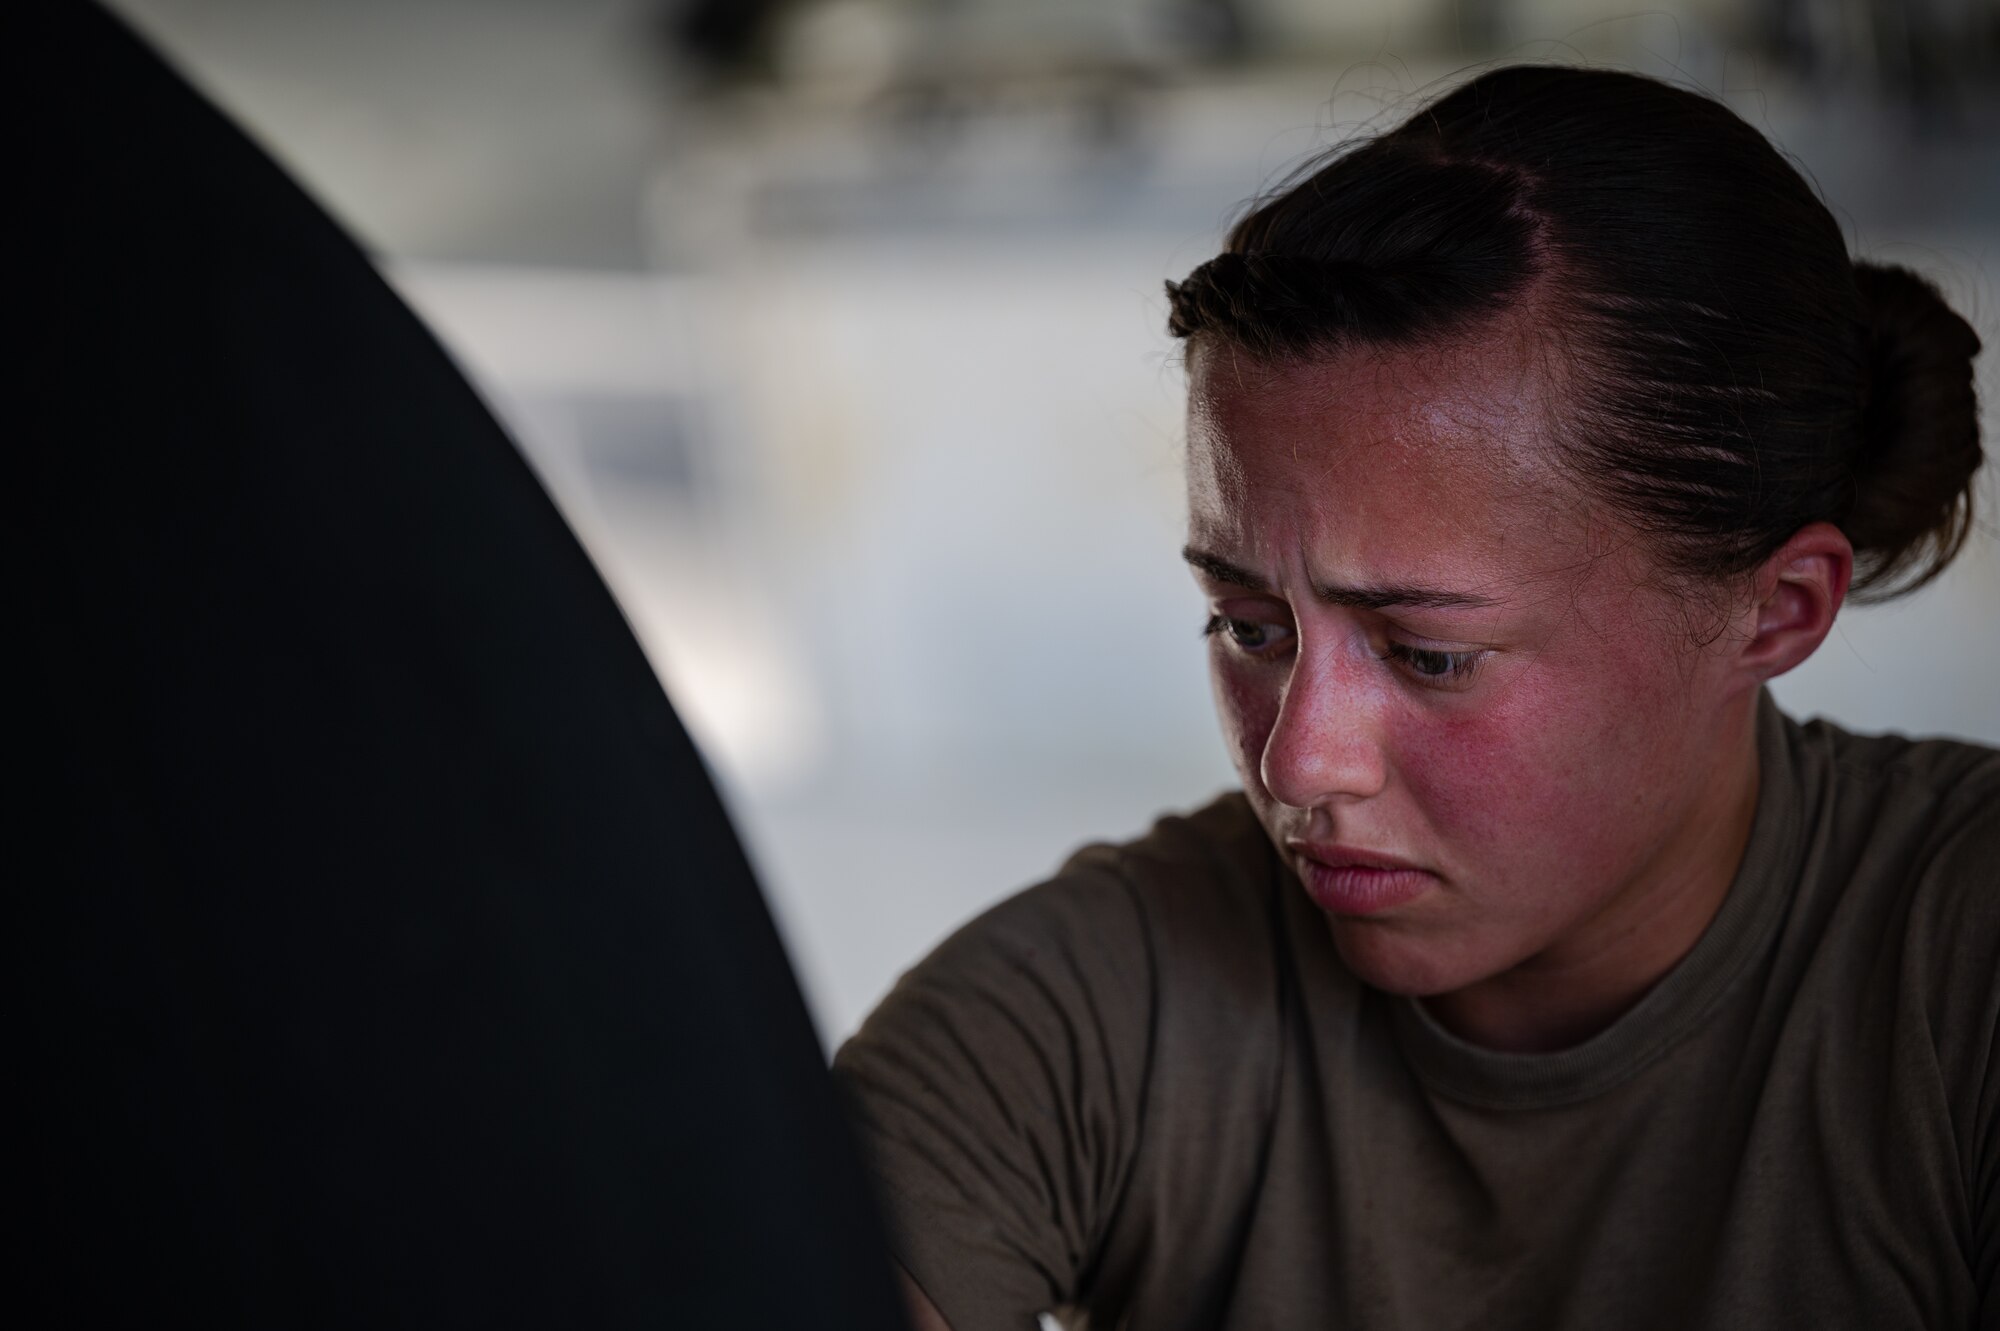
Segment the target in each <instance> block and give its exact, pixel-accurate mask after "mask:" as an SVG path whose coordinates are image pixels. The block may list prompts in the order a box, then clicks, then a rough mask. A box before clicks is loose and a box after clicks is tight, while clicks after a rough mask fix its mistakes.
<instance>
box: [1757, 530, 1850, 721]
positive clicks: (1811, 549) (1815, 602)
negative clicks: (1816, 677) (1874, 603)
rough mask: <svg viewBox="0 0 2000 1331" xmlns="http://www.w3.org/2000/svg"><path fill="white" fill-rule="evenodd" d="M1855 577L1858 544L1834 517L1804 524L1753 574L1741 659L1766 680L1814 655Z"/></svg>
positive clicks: (1829, 628) (1828, 630) (1760, 677)
mask: <svg viewBox="0 0 2000 1331" xmlns="http://www.w3.org/2000/svg"><path fill="white" fill-rule="evenodd" d="M1853 577H1854V547H1853V545H1851V544H1849V542H1848V539H1847V537H1846V536H1845V535H1844V534H1842V532H1841V530H1840V528H1838V527H1836V526H1834V525H1833V524H1832V523H1830V522H1815V523H1812V524H1811V525H1809V526H1805V527H1801V528H1799V530H1798V531H1796V532H1795V533H1793V535H1792V538H1791V539H1790V540H1789V541H1786V542H1785V543H1784V545H1782V546H1780V547H1779V548H1778V549H1777V550H1776V551H1775V552H1774V553H1773V554H1772V555H1771V557H1770V558H1769V559H1766V560H1765V561H1764V563H1763V565H1762V566H1761V567H1759V568H1758V570H1757V572H1756V575H1755V577H1754V578H1753V579H1752V586H1753V592H1752V597H1753V600H1754V605H1753V606H1752V607H1750V609H1752V610H1753V611H1754V613H1755V616H1756V618H1755V621H1754V624H1753V625H1751V626H1749V627H1750V629H1751V631H1750V632H1749V633H1748V634H1747V635H1745V637H1744V638H1743V639H1742V645H1741V647H1740V648H1739V650H1738V651H1737V653H1736V663H1737V664H1738V665H1739V666H1741V667H1742V668H1743V669H1745V670H1747V671H1749V672H1750V673H1752V674H1753V675H1755V676H1756V678H1757V679H1758V680H1759V681H1760V682H1761V681H1763V680H1767V679H1771V678H1773V677H1774V676H1777V675H1782V674H1784V673H1785V672H1786V671H1787V670H1790V669H1791V668H1792V667H1793V666H1796V665H1798V664H1799V663H1800V662H1801V661H1804V660H1805V659H1806V658H1807V657H1808V656H1811V655H1812V654H1813V652H1814V650H1815V649H1816V648H1818V646H1819V645H1820V643H1821V642H1822V641H1823V640H1824V639H1825V638H1826V635H1827V634H1828V633H1829V632H1830V631H1831V630H1832V628H1833V617H1834V616H1835V615H1837V614H1839V613H1840V606H1841V602H1843V601H1845V600H1846V599H1847V584H1848V583H1849V581H1851V580H1852V579H1853Z"/></svg>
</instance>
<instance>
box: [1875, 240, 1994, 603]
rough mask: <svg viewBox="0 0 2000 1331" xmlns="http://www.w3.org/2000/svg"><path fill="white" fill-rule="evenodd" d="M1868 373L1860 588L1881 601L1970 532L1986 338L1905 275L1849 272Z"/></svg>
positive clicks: (1919, 577) (1915, 583) (1936, 564)
mask: <svg viewBox="0 0 2000 1331" xmlns="http://www.w3.org/2000/svg"><path fill="white" fill-rule="evenodd" d="M1854 282H1855V286H1856V287H1857V288H1858V289H1859V291H1860V293H1861V304H1862V336H1863V341H1862V352H1863V357H1864V374H1865V379H1864V381H1863V390H1862V400H1861V401H1862V405H1861V441H1860V447H1859V449H1858V451H1857V452H1856V455H1855V459H1854V484H1855V499H1854V507H1853V509H1852V511H1851V513H1850V515H1849V517H1848V520H1847V521H1846V522H1845V523H1844V524H1842V525H1843V526H1844V528H1845V529H1846V532H1847V537H1848V539H1849V540H1851V541H1852V542H1853V543H1854V553H1855V577H1854V592H1855V596H1856V599H1858V600H1864V601H1866V600H1882V599H1884V598H1886V597H1889V596H1895V595H1898V594H1900V593H1902V592H1906V591H1910V590H1912V589H1914V588H1916V587H1920V586H1922V585H1923V584H1924V583H1926V582H1929V581H1930V580H1931V579H1932V578H1934V577H1936V576H1937V575H1938V574H1939V573H1940V572H1942V571H1943V570H1944V566H1945V565H1946V564H1948V563H1949V562H1950V561H1951V558H1952V556H1953V555H1955V554H1957V553H1958V550H1959V547H1961V546H1962V545H1964V544H1965V538H1966V536H1967V535H1968V533H1969V532H1970V531H1971V529H1972V478H1973V475H1974V473H1976V472H1977V471H1978V470H1979V464H1980V461H1981V459H1982V457H1983V451H1982V450H1981V448H1980V446H1979V404H1978V401H1977V397H1976V395H1975V393H1974V391H1973V386H1972V358H1973V357H1974V356H1976V355H1977V354H1978V353H1979V337H1978V335H1977V334H1975V333H1974V332H1973V331H1972V326H1971V325H1970V324H1968V323H1966V322H1965V320H1963V319H1961V318H1959V316H1958V315H1957V314H1956V313H1955V312H1954V311H1953V310H1952V308H1951V307H1950V306H1949V305H1947V304H1946V303H1945V299H1944V296H1943V295H1942V294H1941V293H1940V292H1939V291H1938V289H1937V288H1936V287H1935V286H1933V285H1932V284H1931V283H1930V282H1928V281H1926V280H1925V279H1924V278H1921V277H1919V276H1917V275H1916V274H1915V273H1913V272H1911V271H1910V270H1909V269H1907V268H1898V267H1891V266H1887V265H1879V264H1872V263H1856V264H1855V265H1854Z"/></svg>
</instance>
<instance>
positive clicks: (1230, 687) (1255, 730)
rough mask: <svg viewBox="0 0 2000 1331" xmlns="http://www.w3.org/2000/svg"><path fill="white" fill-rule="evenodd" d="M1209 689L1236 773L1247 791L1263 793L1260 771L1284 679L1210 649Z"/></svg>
mask: <svg viewBox="0 0 2000 1331" xmlns="http://www.w3.org/2000/svg"><path fill="white" fill-rule="evenodd" d="M1208 679H1209V686H1210V687H1211V688H1212V689H1213V690H1214V692H1215V712H1216V715H1217V716H1218V717H1219V718H1220V719H1221V721H1222V736H1223V741H1224V743H1226V744H1227V745H1228V746H1229V756H1230V757H1231V758H1232V759H1234V760H1235V763H1236V772H1237V775H1238V776H1240V777H1241V778H1242V780H1243V785H1244V788H1245V789H1246V790H1249V791H1251V792H1252V793H1254V794H1261V793H1262V791H1263V778H1262V777H1261V776H1260V775H1259V770H1260V768H1261V767H1262V765H1263V761H1264V746H1265V744H1266V743H1267V742H1268V741H1269V740H1270V738H1271V728H1272V727H1273V726H1275V725H1276V724H1277V723H1278V706H1279V703H1280V702H1281V701H1282V692H1283V677H1282V676H1281V675H1280V674H1279V672H1278V671H1277V670H1275V669H1273V668H1271V667H1269V666H1259V665H1257V664H1255V663H1252V662H1247V661H1244V660H1243V659H1242V658H1240V657H1233V656H1230V655H1228V654H1227V653H1226V651H1225V650H1224V649H1223V648H1220V647H1211V648H1210V649H1209V658H1208Z"/></svg>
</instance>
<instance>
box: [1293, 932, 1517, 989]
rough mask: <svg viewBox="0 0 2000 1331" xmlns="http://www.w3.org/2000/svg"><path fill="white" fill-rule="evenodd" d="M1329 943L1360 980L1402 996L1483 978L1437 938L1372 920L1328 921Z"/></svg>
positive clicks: (1485, 973) (1484, 972)
mask: <svg viewBox="0 0 2000 1331" xmlns="http://www.w3.org/2000/svg"><path fill="white" fill-rule="evenodd" d="M1332 925H1333V945H1334V947H1335V948H1336V949H1337V950H1338V951H1339V953H1340V959H1341V960H1342V961H1343V962H1345V963H1347V969H1348V970H1350V971H1352V972H1354V975H1355V977H1356V978H1357V979H1359V980H1360V981H1361V982H1362V983H1363V984H1366V985H1368V986H1369V987H1371V988H1374V989H1380V990H1381V991H1383V992H1384V993H1389V994H1398V995H1400V996H1402V997H1404V998H1435V997H1437V996H1438V995H1439V994H1448V993H1452V992H1453V991H1455V990H1459V989H1463V988H1465V987H1466V986H1467V985H1469V984H1476V983H1478V982H1479V981H1480V980H1483V979H1486V978H1488V976H1489V975H1491V974H1492V973H1493V971H1494V970H1497V969H1499V968H1498V967H1494V968H1490V969H1482V967H1481V966H1480V964H1479V963H1478V962H1477V961H1476V960H1474V959H1472V958H1468V957H1465V956H1463V955H1455V954H1454V953H1453V950H1452V949H1451V948H1450V947H1449V946H1448V945H1447V944H1445V943H1444V942H1443V941H1442V940H1440V939H1437V938H1434V937H1425V936H1423V935H1421V934H1413V933H1411V932H1409V931H1407V930H1404V929H1399V928H1397V927H1396V926H1395V925H1394V924H1390V923H1388V922H1385V921H1377V920H1334V921H1333V922H1332Z"/></svg>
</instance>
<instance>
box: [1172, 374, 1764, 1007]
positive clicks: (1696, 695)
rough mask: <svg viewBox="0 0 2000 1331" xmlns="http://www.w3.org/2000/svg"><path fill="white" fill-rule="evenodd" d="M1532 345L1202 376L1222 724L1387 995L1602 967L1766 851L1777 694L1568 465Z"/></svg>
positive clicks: (1192, 491)
mask: <svg viewBox="0 0 2000 1331" xmlns="http://www.w3.org/2000/svg"><path fill="white" fill-rule="evenodd" d="M1534 347H1535V342H1534V340H1533V339H1532V338H1530V337H1525V336H1521V337H1512V338H1507V337H1496V338H1492V339H1489V340H1485V341H1482V342H1481V343H1480V344H1478V345H1476V346H1474V345H1462V346H1456V347H1442V348H1438V347H1433V348H1425V349H1421V350H1358V351H1352V352H1344V353H1338V354H1334V355H1330V356H1328V357H1326V358H1323V359H1319V360H1315V361H1313V362H1310V363H1306V364H1300V365H1294V366H1277V367H1273V366H1269V365H1265V364H1261V363H1258V362H1255V361H1253V360H1251V359H1249V358H1248V357H1245V356H1239V355H1237V354H1235V353H1234V352H1233V351H1232V350H1231V349H1230V348H1228V347H1226V346H1213V345H1198V346H1197V348H1196V350H1195V354H1194V356H1193V359H1192V362H1191V365H1190V373H1191V384H1190V389H1191V391H1190V405H1189V421H1188V480H1189V504H1190V528H1189V539H1188V559H1189V562H1190V564H1191V565H1192V566H1193V568H1194V571H1195V573H1196V576H1197V578H1198V579H1199V581H1200V583H1201V586H1202V589H1203V591H1204V593H1205V595H1206V596H1207V597H1208V600H1209V612H1210V615H1211V617H1212V618H1211V621H1210V629H1211V633H1210V637H1209V652H1210V665H1211V673H1212V677H1213V682H1214V687H1215V696H1216V704H1217V707H1218V709H1219V711H1220V713H1221V718H1222V724H1223V729H1224V731H1225V734H1226V737H1227V739H1228V742H1229V745H1230V748H1231V751H1232V753H1233V755H1234V758H1235V761H1236V763H1237V766H1238V769H1239V770H1240V772H1241V774H1242V779H1243V783H1244V786H1245V788H1246V790H1247V792H1248V794H1249V798H1250V800H1251V803H1252V804H1253V805H1254V806H1255V808H1256V811H1257V815H1258V817H1259V818H1260V819H1261V820H1262V822H1263V824H1264V826H1265V828H1266V829H1267V830H1268V831H1269V833H1270V834H1271V837H1272V839H1273V841H1274V842H1276V844H1277V845H1278V847H1279V849H1280V850H1281V852H1283V853H1284V854H1285V855H1286V858H1287V860H1288V862H1289V863H1290V864H1291V865H1292V866H1293V868H1294V869H1295V870H1296V871H1297V872H1298V874H1299V877H1300V879H1301V881H1302V882H1303V883H1304V885H1305V887H1306V889H1307V891H1308V892H1309V893H1310V894H1311V895H1312V897H1313V898H1314V900H1315V901H1316V902H1317V903H1318V904H1319V905H1320V906H1321V908H1322V909H1323V910H1324V911H1325V912H1326V913H1327V915H1328V918H1329V920H1330V921H1331V926H1332V929H1333V933H1334V937H1335V940H1336V943H1337V944H1338V946H1339V949H1340V951H1341V953H1342V955H1343V957H1344V958H1345V959H1346V960H1347V962H1348V964H1349V965H1350V966H1351V967H1353V969H1354V970H1355V971H1356V972H1357V973H1358V974H1360V975H1361V977H1362V978H1363V979H1365V980H1367V981H1369V982H1370V983H1372V984H1374V985H1376V986H1378V987H1380V988H1384V989H1388V990H1390V991H1393V992H1399V993H1405V994H1421V995H1436V994H1445V993H1450V992H1453V991H1456V990H1461V989H1464V988H1465V987H1466V986H1469V985H1475V984H1478V983H1480V982H1482V981H1487V980H1492V979H1494V978H1495V977H1504V976H1508V975H1514V976H1516V977H1518V976H1519V975H1521V974H1524V973H1527V972H1530V971H1534V970H1536V969H1537V968H1540V969H1542V970H1546V971H1548V972H1549V973H1551V974H1557V975H1560V974H1565V973H1574V974H1584V975H1587V974H1588V972H1589V971H1590V969H1591V967H1593V966H1597V965H1601V964H1604V963H1603V961H1602V959H1603V958H1606V957H1615V956H1617V955H1618V954H1619V951H1620V949H1621V947H1624V946H1626V944H1627V943H1628V942H1629V941H1630V940H1631V939H1633V938H1635V937H1639V936H1642V935H1643V931H1645V930H1647V929H1648V928H1651V927H1654V926H1655V925H1658V924H1659V923H1660V922H1661V921H1662V920H1663V919H1666V918H1668V917H1671V916H1673V915H1674V913H1675V912H1685V911H1686V910H1687V909H1689V906H1688V901H1687V898H1688V896H1689V894H1690V893H1691V892H1694V891H1696V889H1697V887H1698V886H1699V883H1701V882H1707V881H1709V880H1711V879H1712V878H1713V872H1712V869H1713V864H1714V862H1715V861H1716V860H1717V857H1718V856H1722V857H1727V856H1731V855H1734V854H1735V853H1736V851H1737V850H1739V849H1740V840H1739V841H1738V842H1737V843H1736V845H1735V846H1720V845H1718V842H1717V838H1718V837H1721V838H1724V839H1727V838H1728V837H1729V836H1730V835H1732V832H1731V829H1730V826H1729V824H1730V823H1731V822H1732V821H1733V820H1734V819H1735V815H1734V814H1732V813H1731V812H1730V811H1729V810H1730V807H1731V802H1732V801H1733V802H1734V804H1735V805H1739V806H1740V805H1741V803H1742V799H1741V796H1742V791H1743V787H1742V785H1741V783H1740V782H1732V781H1729V780H1723V779H1718V773H1720V772H1723V771H1724V770H1726V769H1728V768H1729V767H1730V766H1731V765H1732V763H1733V762H1734V760H1735V759H1736V758H1738V757H1739V756H1742V755H1743V748H1744V744H1745V743H1746V742H1747V736H1748V734H1749V728H1748V724H1747V719H1746V718H1747V716H1748V714H1749V712H1750V710H1751V708H1750V703H1751V701H1752V700H1753V699H1754V693H1755V688H1754V681H1748V682H1746V681H1745V680H1743V679H1742V678H1739V676H1738V673H1737V672H1734V671H1732V670H1731V669H1730V668H1729V667H1728V657H1727V653H1725V652H1716V651H1712V650H1707V649H1704V648H1702V647H1699V646H1696V645H1693V643H1692V638H1693V633H1692V632H1691V630H1692V629H1693V628H1694V627H1696V626H1698V622H1699V621H1694V623H1692V624H1691V621H1690V618H1689V615H1688V609H1689V607H1688V605H1687V603H1686V602H1685V600H1684V599H1683V598H1681V597H1677V596H1676V595H1674V593H1673V592H1672V591H1671V590H1670V585H1669V584H1667V583H1666V582H1665V580H1663V579H1659V578H1656V577H1654V576H1652V575H1653V574H1655V572H1656V570H1655V567H1654V565H1653V562H1652V560H1651V557H1650V556H1649V554H1648V552H1647V550H1646V548H1645V547H1644V546H1643V544H1642V543H1640V542H1638V541H1636V540H1635V539H1633V538H1632V536H1631V534H1630V533H1629V531H1628V530H1627V529H1625V528H1623V527H1622V526H1620V525H1619V524H1617V523H1615V522H1613V521H1611V520H1609V519H1608V518H1606V517H1605V516H1604V515H1603V514H1602V512H1601V511H1599V510H1598V509H1597V508H1596V506H1594V505H1592V504H1590V503H1588V502H1587V501H1585V500H1584V499H1583V498H1582V497H1581V496H1580V495H1579V494H1578V492H1577V491H1576V490H1575V489H1574V488H1573V487H1572V486H1571V485H1570V484H1569V483H1567V482H1566V481H1565V480H1564V479H1563V478H1562V477H1561V476H1560V475H1558V474H1557V473H1555V472H1554V471H1553V470H1552V469H1551V468H1550V467H1549V465H1548V464H1547V461H1546V456H1545V453H1544V451H1543V450H1544V445H1543V442H1542V440H1543V424H1542V423H1543V421H1544V420H1545V419H1546V418H1547V417H1546V416H1545V411H1546V410H1547V408H1548V406H1549V403H1547V402H1545V396H1544V392H1543V389H1542V376H1541V375H1540V374H1538V373H1537V371H1536V360H1535V357H1534V354H1533V351H1534ZM1750 761H1754V759H1751V760H1750ZM1753 770H1754V769H1753ZM1743 826H1746V827H1747V823H1746V824H1743ZM1730 862H1731V863H1732V864H1733V860H1731V861H1730ZM1704 873H1706V874H1707V878H1703V877H1702V875H1703V874H1704ZM1723 886H1724V887H1725V888H1726V878H1725V880H1724V882H1723ZM1711 895H1713V894H1711ZM1717 899H1719V898H1717ZM1713 904H1714V902H1713V900H1710V901H1709V902H1708V903H1707V904H1706V906H1704V907H1702V909H1703V910H1704V912H1706V911H1707V910H1710V909H1712V907H1713ZM1706 919H1707V914H1706V913H1703V914H1702V915H1701V919H1700V921H1699V922H1698V923H1696V924H1695V925H1694V928H1695V930H1696V932H1698V931H1699V928H1700V925H1701V924H1702V923H1705V922H1706Z"/></svg>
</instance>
